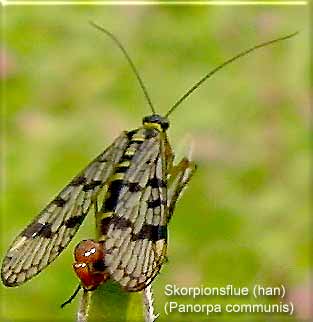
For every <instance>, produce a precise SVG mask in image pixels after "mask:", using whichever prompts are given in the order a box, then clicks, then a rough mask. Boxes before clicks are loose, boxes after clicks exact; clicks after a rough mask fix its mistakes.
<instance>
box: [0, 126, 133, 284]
mask: <svg viewBox="0 0 313 322" xmlns="http://www.w3.org/2000/svg"><path fill="white" fill-rule="evenodd" d="M128 141H129V139H128V137H127V133H125V132H123V133H122V134H121V135H120V136H119V137H118V138H117V139H116V140H115V141H114V142H113V143H112V145H110V146H109V147H108V148H107V149H106V150H105V151H104V152H103V153H101V154H100V155H99V156H98V157H97V158H96V159H94V160H93V161H92V162H91V163H90V164H89V165H88V166H87V167H86V168H85V169H84V170H83V171H81V172H80V173H79V174H78V175H77V176H76V177H75V178H74V179H73V180H72V181H71V182H70V183H69V184H68V185H67V186H66V187H65V188H64V189H63V190H62V191H61V192H60V193H59V195H58V196H57V197H56V198H55V199H54V200H52V201H51V202H50V203H49V204H48V205H47V207H46V208H45V209H43V210H42V211H41V212H40V214H39V215H38V216H37V217H36V218H35V219H34V220H33V222H31V223H30V225H28V226H27V227H26V229H24V230H23V231H22V232H21V234H19V235H18V237H17V238H16V239H15V241H14V242H13V243H12V245H11V246H10V248H9V250H8V252H7V254H6V256H5V258H4V260H3V263H2V269H1V276H2V281H3V283H4V284H5V285H6V286H17V285H20V284H22V283H24V282H26V281H27V280H29V279H30V278H32V277H33V276H35V275H37V274H38V273H39V272H40V271H41V270H43V269H44V268H45V267H46V266H47V265H49V264H50V263H51V262H52V261H53V260H54V259H55V258H56V257H57V256H58V255H60V253H61V252H62V251H63V249H64V248H65V247H66V246H67V245H68V243H69V242H70V241H71V239H72V238H73V236H74V235H75V233H76V232H77V230H78V228H79V226H80V225H81V223H82V222H83V220H84V219H85V217H86V215H87V213H88V211H89V209H90V207H91V205H92V204H93V202H94V199H95V198H96V195H97V194H98V192H99V191H100V190H101V189H102V188H103V187H104V185H105V184H106V183H107V181H108V178H109V177H110V176H111V175H112V172H113V171H114V167H115V165H116V164H117V163H118V162H119V160H120V158H121V156H122V155H123V152H124V150H125V148H126V146H127V144H128Z"/></svg>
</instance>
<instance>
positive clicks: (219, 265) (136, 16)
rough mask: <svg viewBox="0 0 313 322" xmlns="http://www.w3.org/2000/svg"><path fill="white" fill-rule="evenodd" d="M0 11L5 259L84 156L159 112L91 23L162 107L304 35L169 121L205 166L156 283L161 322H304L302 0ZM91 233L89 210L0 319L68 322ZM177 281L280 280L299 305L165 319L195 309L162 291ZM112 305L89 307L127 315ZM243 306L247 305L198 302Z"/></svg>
mask: <svg viewBox="0 0 313 322" xmlns="http://www.w3.org/2000/svg"><path fill="white" fill-rule="evenodd" d="M2 18H3V21H2V22H3V26H4V35H3V39H2V40H1V57H2V63H1V70H0V72H1V73H0V76H1V78H2V81H3V83H2V84H3V85H4V87H3V91H2V94H4V100H3V103H4V104H3V110H2V112H3V113H4V114H3V118H2V119H3V120H4V122H3V125H4V128H2V134H3V135H2V139H1V140H3V141H2V143H3V145H2V146H3V151H2V153H3V155H4V158H3V159H4V162H5V164H4V167H3V168H4V174H5V176H4V187H5V190H4V194H3V200H2V214H1V228H2V229H1V256H3V255H4V253H5V251H6V249H7V248H8V246H9V244H10V243H11V241H12V240H13V239H14V237H15V236H16V235H17V234H18V233H19V232H20V231H21V230H22V229H23V228H24V227H25V226H26V224H28V223H29V222H30V220H31V219H32V218H33V217H34V216H35V215H36V214H37V213H38V212H39V211H40V210H41V209H42V208H43V207H44V206H45V205H46V204H47V203H48V202H49V201H50V200H51V199H52V198H53V197H54V196H55V195H56V194H57V193H58V191H60V190H61V189H62V188H63V186H65V184H67V183H68V181H69V180H70V179H71V178H72V177H73V176H74V175H76V174H77V173H78V171H79V170H80V169H81V168H83V167H84V166H85V165H86V163H88V162H89V161H90V160H91V159H92V158H94V156H96V155H97V154H99V153H100V152H101V151H102V150H104V148H105V147H106V146H107V145H108V144H110V143H111V142H112V140H113V139H114V138H115V137H116V136H117V135H118V134H119V133H120V131H122V130H126V129H133V128H136V127H138V126H140V124H141V119H142V117H143V116H144V115H147V114H149V113H150V111H149V108H148V105H147V103H146V101H145V100H144V98H143V95H142V92H141V90H140V89H139V87H138V84H137V82H136V79H135V77H134V75H133V73H132V72H131V70H130V68H129V66H128V64H127V62H126V60H125V58H124V57H123V56H122V54H121V53H120V51H119V50H118V48H116V46H115V45H114V44H113V43H112V42H111V41H110V40H109V39H107V38H106V37H105V36H104V35H102V34H101V33H100V32H99V31H97V30H95V29H94V28H93V27H91V26H90V25H89V24H88V21H89V20H91V21H95V22H97V23H99V24H101V25H102V26H104V27H105V28H108V29H109V30H111V31H112V32H113V33H114V34H115V35H117V36H118V37H119V38H120V39H121V40H122V42H123V43H124V45H125V46H126V48H127V49H128V51H129V54H130V55H131V57H132V58H133V60H134V61H135V64H136V65H137V67H138V69H139V71H140V73H141V75H142V77H143V79H144V81H145V83H146V85H147V87H148V90H149V92H150V95H151V97H152V100H153V102H154V104H155V106H156V109H157V111H158V112H159V113H160V114H165V112H166V111H167V110H168V109H169V108H170V106H171V105H172V104H173V103H174V102H175V101H176V100H177V99H178V98H179V97H180V96H181V95H182V94H184V92H185V91H186V90H187V89H188V88H189V87H190V86H192V85H193V84H194V83H195V82H196V81H197V80H199V78H200V77H201V76H203V75H204V74H205V73H206V72H208V71H209V70H210V69H212V68H213V67H215V66H216V65H218V64H220V63H221V62H223V61H225V60H226V59H228V58H230V57H231V56H233V55H235V54H237V53H238V52H239V51H241V50H243V49H246V48H248V47H251V46H253V45H256V44H258V43H260V42H262V41H266V40H270V39H272V38H276V37H279V36H282V35H286V34H288V33H292V32H294V31H297V30H299V31H301V33H300V34H299V35H298V36H297V37H295V38H292V39H290V40H287V41H285V42H282V43H277V44H275V45H273V46H271V47H267V48H263V49H261V50H259V51H257V52H255V53H253V54H251V55H250V56H249V57H245V58H243V59H241V60H240V61H237V62H236V63H235V64H233V65H231V66H228V67H227V68H225V69H224V70H223V71H220V72H219V73H218V74H216V75H215V76H214V77H213V78H212V79H210V80H209V81H207V83H206V84H204V85H203V86H202V87H201V88H199V90H198V91H197V92H196V93H195V94H193V95H192V96H191V97H190V98H189V99H188V100H187V101H185V102H184V103H183V104H182V105H181V106H180V108H179V109H178V110H177V111H176V112H175V113H174V114H173V115H172V116H171V127H170V129H169V132H168V133H169V137H170V140H171V143H172V145H173V148H174V150H175V151H176V156H177V159H179V158H181V157H182V156H183V155H184V154H186V153H188V151H189V149H190V146H192V150H193V158H194V159H195V161H196V162H197V164H198V171H197V173H196V175H195V176H194V178H193V180H192V182H191V183H190V185H189V187H188V189H187V190H186V192H185V194H184V196H183V198H182V199H181V200H180V202H179V204H178V206H177V209H176V212H175V214H174V217H173V219H172V222H171V223H170V227H169V230H170V232H169V250H168V257H169V262H168V263H167V264H166V265H164V266H163V269H162V271H161V273H160V275H159V276H158V277H157V278H156V280H155V282H154V284H153V286H154V291H155V309H156V312H160V313H161V317H160V321H198V320H206V321H215V320H219V319H224V320H227V321H244V320H245V321H282V320H284V321H285V320H290V321H304V320H307V321H309V320H310V316H309V305H310V304H309V301H310V298H309V289H308V287H309V278H310V276H309V271H310V262H309V252H310V224H311V222H310V218H309V156H310V142H309V119H310V113H309V99H308V90H309V85H308V76H309V75H308V73H309V72H308V71H309V62H308V61H309V57H308V46H309V44H308V37H309V36H308V7H305V6H303V7H288V6H278V7H277V6H276V7H274V6H273V7H266V6H254V7H251V6H244V7H222V6H220V7H213V6H210V7H190V6H189V7H186V6H182V7H175V8H173V7H164V6H155V7H136V6H133V7H127V6H121V7H99V6H98V7H96V6H94V7H60V6H59V7H52V6H49V7H7V8H5V10H3V9H2ZM93 224H94V223H93V216H92V214H90V216H89V218H87V220H86V222H85V223H84V224H83V225H82V228H81V229H80V231H79V233H78V235H77V236H75V238H74V240H73V242H72V243H71V244H70V245H69V247H68V248H67V249H66V250H65V251H64V253H62V255H61V256H60V257H59V258H58V259H57V260H56V261H55V262H54V263H53V264H51V265H50V266H49V267H48V268H47V269H46V270H45V271H43V272H42V273H41V274H40V275H39V276H37V277H36V278H34V279H33V280H31V281H30V282H28V283H26V284H25V285H22V286H20V287H17V288H12V289H7V288H5V287H4V286H2V285H1V305H2V307H1V315H2V318H1V321H5V322H11V321H14V322H15V321H16V322H18V321H74V317H75V314H76V313H75V312H76V309H77V303H78V300H76V301H75V302H74V303H73V304H72V305H70V306H68V307H67V308H66V309H64V310H60V309H59V304H61V303H62V302H63V301H64V300H65V299H66V298H67V297H68V296H69V295H70V294H71V293H72V291H73V290H74V288H75V287H76V285H77V283H78V281H77V279H76V277H75V276H74V273H73V271H72V268H71V265H72V261H73V259H72V251H73V248H74V246H75V245H76V243H78V242H79V241H80V240H81V239H86V238H90V237H93V235H94V226H93ZM311 233H312V231H311ZM167 283H171V284H176V285H178V286H181V287H182V286H201V285H204V286H208V287H214V286H225V285H227V284H233V285H234V286H237V287H243V286H247V287H251V286H253V285H254V284H256V283H257V284H263V285H266V286H277V285H281V284H283V285H285V287H286V288H287V291H288V298H286V301H287V302H289V301H291V300H292V301H293V302H294V304H295V306H296V309H297V312H296V314H295V315H294V316H293V317H290V318H287V316H286V315H282V314H266V315H263V314H252V315H246V314H218V315H212V316H209V317H207V316H205V315H204V314H179V313H175V314H174V313H173V314H171V315H169V316H166V315H165V314H164V311H163V306H164V304H165V303H166V302H167V301H169V300H177V301H179V302H181V303H195V302H194V301H193V300H192V299H191V298H188V297H185V298H173V297H170V298H169V297H166V296H165V295H164V286H165V285H166V284H167ZM103 288H105V286H104V287H103ZM117 292H118V291H117ZM100 296H101V294H100ZM122 297H123V295H122ZM116 299H117V300H114V299H113V300H112V299H111V298H110V292H107V293H106V295H105V296H103V297H102V298H101V300H99V299H95V301H96V303H97V305H98V306H99V309H98V310H99V312H100V313H99V315H98V316H101V314H103V313H101V312H102V311H105V310H108V303H110V307H111V309H112V310H113V308H114V307H115V309H116V310H117V311H119V310H121V308H123V310H125V308H126V304H125V305H124V304H121V303H123V302H122V301H121V300H120V299H119V297H116ZM311 299H312V298H311ZM130 301H131V304H130V305H129V306H128V307H127V310H128V313H127V315H128V316H130V317H131V318H132V319H134V320H138V321H143V319H142V318H141V316H140V315H141V312H142V307H141V304H140V298H139V295H136V294H135V295H131V297H130ZM102 302H103V306H102V305H101V304H102ZM234 302H236V303H253V300H252V298H244V297H238V298H229V297H214V298H210V297H202V298H198V299H197V303H221V304H226V303H234ZM279 302H280V299H278V298H275V297H267V298H263V299H259V301H258V303H279ZM125 303H126V302H125ZM132 310H134V311H133V312H135V313H130V312H131V311H132ZM104 314H105V313H104ZM311 318H312V316H311ZM121 320H123V321H124V318H123V317H122V314H121ZM104 321H108V320H107V319H104ZM115 321H116V320H115Z"/></svg>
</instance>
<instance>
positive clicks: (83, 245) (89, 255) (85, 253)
mask: <svg viewBox="0 0 313 322" xmlns="http://www.w3.org/2000/svg"><path fill="white" fill-rule="evenodd" d="M74 257H75V260H76V262H78V263H95V262H97V261H101V260H102V261H103V260H104V249H103V244H102V243H98V242H96V241H94V240H92V239H87V240H83V241H81V242H80V243H79V244H78V245H77V246H76V248H75V251H74Z"/></svg>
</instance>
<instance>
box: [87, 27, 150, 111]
mask: <svg viewBox="0 0 313 322" xmlns="http://www.w3.org/2000/svg"><path fill="white" fill-rule="evenodd" d="M89 23H90V24H91V25H92V26H93V27H95V28H96V29H98V30H100V31H102V32H104V33H105V34H106V35H107V36H109V37H110V38H111V39H112V40H113V41H114V42H115V44H116V45H117V46H118V47H119V48H120V49H121V51H122V52H123V54H124V55H125V57H126V59H127V61H128V63H129V65H130V67H131V68H132V70H133V72H134V73H135V75H136V77H137V80H138V82H139V85H140V87H141V89H142V90H143V93H144V95H145V97H146V99H147V101H148V104H149V105H150V108H151V110H152V113H153V114H155V109H154V106H153V104H152V101H151V99H150V96H149V94H148V91H147V89H146V86H145V85H144V83H143V81H142V78H141V77H140V75H139V73H138V71H137V68H136V67H135V65H134V63H133V61H132V60H131V58H130V57H129V55H128V53H127V51H126V49H125V48H124V46H123V45H122V43H121V42H120V41H119V40H118V39H117V38H116V37H115V36H114V35H113V34H112V33H111V32H110V31H108V30H106V29H104V28H103V27H101V26H99V25H97V24H96V23H94V22H92V21H90V22H89Z"/></svg>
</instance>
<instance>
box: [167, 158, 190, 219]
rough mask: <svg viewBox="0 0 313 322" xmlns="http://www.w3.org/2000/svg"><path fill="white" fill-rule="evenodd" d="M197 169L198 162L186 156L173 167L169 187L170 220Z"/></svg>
mask: <svg viewBox="0 0 313 322" xmlns="http://www.w3.org/2000/svg"><path fill="white" fill-rule="evenodd" d="M195 171H196V164H195V163H194V162H192V161H190V160H188V159H187V158H186V157H185V158H183V159H182V160H181V161H180V162H179V163H178V164H177V165H175V166H173V167H172V168H171V170H170V173H169V178H168V187H167V206H168V214H167V217H168V222H169V221H170V219H171V217H172V215H173V212H174V209H175V205H176V201H177V200H178V199H179V198H180V196H181V195H182V192H183V190H184V188H185V187H186V186H187V184H188V183H189V181H190V179H191V177H192V176H193V174H194V172H195Z"/></svg>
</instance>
